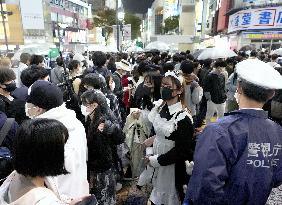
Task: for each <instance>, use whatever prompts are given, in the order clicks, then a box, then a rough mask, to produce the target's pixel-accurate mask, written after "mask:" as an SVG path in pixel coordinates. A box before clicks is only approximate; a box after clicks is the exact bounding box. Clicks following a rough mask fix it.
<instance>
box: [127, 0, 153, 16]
mask: <svg viewBox="0 0 282 205" xmlns="http://www.w3.org/2000/svg"><path fill="white" fill-rule="evenodd" d="M153 1H154V0H122V2H123V6H124V7H125V10H127V11H130V12H133V13H146V12H147V10H148V8H150V7H151V5H152V3H153Z"/></svg>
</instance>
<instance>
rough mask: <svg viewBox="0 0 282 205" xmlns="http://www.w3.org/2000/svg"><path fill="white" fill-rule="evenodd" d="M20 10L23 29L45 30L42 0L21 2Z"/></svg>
mask: <svg viewBox="0 0 282 205" xmlns="http://www.w3.org/2000/svg"><path fill="white" fill-rule="evenodd" d="M31 5H32V6H31ZM20 8H21V14H22V24H23V29H36V30H37V29H42V30H43V29H44V17H43V5H42V0H20Z"/></svg>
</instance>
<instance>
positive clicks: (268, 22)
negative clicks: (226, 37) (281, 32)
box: [228, 7, 282, 33]
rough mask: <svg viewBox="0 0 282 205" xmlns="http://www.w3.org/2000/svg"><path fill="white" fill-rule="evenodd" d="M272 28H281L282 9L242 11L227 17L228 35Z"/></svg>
mask: <svg viewBox="0 0 282 205" xmlns="http://www.w3.org/2000/svg"><path fill="white" fill-rule="evenodd" d="M273 28H282V7H270V8H257V9H248V10H242V11H239V12H237V13H235V14H233V15H231V16H230V17H229V24H228V33H230V32H234V31H240V30H249V29H273Z"/></svg>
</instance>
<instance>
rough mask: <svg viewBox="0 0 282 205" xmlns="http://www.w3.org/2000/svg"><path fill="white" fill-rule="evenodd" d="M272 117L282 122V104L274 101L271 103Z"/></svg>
mask: <svg viewBox="0 0 282 205" xmlns="http://www.w3.org/2000/svg"><path fill="white" fill-rule="evenodd" d="M271 116H272V117H274V118H276V119H279V120H282V103H281V102H278V101H275V100H272V101H271Z"/></svg>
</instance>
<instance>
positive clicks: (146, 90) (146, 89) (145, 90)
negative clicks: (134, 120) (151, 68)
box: [143, 85, 152, 95]
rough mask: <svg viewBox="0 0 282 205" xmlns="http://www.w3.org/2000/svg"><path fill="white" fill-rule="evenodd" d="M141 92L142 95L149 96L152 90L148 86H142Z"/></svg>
mask: <svg viewBox="0 0 282 205" xmlns="http://www.w3.org/2000/svg"><path fill="white" fill-rule="evenodd" d="M143 90H144V94H145V95H151V90H152V88H151V87H148V86H146V85H144V86H143Z"/></svg>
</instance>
